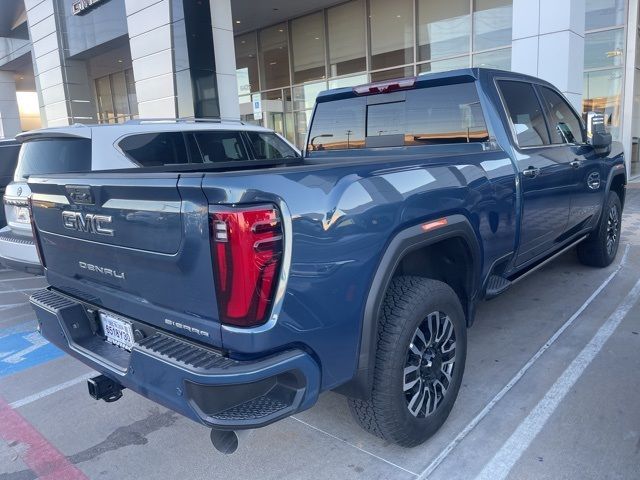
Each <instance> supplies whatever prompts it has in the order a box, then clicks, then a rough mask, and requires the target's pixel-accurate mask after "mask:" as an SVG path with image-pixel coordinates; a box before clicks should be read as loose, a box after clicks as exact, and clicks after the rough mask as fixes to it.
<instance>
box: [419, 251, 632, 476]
mask: <svg viewBox="0 0 640 480" xmlns="http://www.w3.org/2000/svg"><path fill="white" fill-rule="evenodd" d="M628 254H629V245H627V246H626V247H625V249H624V255H623V256H622V260H620V263H619V264H618V266H617V267H616V269H615V270H614V271H613V272H611V274H610V275H609V276H608V277H607V278H606V279H605V280H604V282H602V283H601V284H600V286H599V287H598V288H596V290H595V291H594V292H593V293H592V294H591V296H590V297H589V298H587V299H586V300H585V302H584V303H583V304H582V305H581V306H580V308H578V310H576V311H575V312H574V314H573V315H571V317H569V319H568V320H567V321H566V322H564V323H563V324H562V326H561V327H560V328H558V330H556V332H555V333H554V334H553V335H552V336H551V338H549V340H547V341H546V343H545V344H544V345H543V346H542V347H540V349H539V350H538V351H537V352H536V353H535V354H534V355H533V356H532V357H531V358H530V359H529V361H527V363H525V364H524V366H523V367H522V368H521V369H520V370H518V372H517V373H516V374H515V375H514V376H513V378H512V379H511V380H509V382H508V383H507V384H506V385H505V386H504V387H502V390H500V391H499V392H498V393H496V395H495V396H494V397H493V398H492V399H491V401H489V403H487V404H486V405H485V407H484V408H483V409H482V410H480V412H479V413H478V414H477V415H476V416H475V417H473V419H472V420H471V421H470V422H469V423H468V424H467V425H466V426H465V427H464V428H463V429H462V431H460V433H458V435H456V437H455V438H454V439H453V440H451V442H449V444H448V445H447V446H446V447H445V448H444V450H442V451H441V452H440V453H439V454H438V456H437V457H436V458H434V459H433V460H432V461H431V463H430V464H429V465H427V468H425V469H424V470H423V471H422V473H421V474H420V476H419V480H424V479H426V478H427V477H428V476H429V475H431V474H432V473H433V471H434V470H435V469H436V468H438V466H440V464H441V463H442V462H443V461H444V460H445V459H446V458H447V457H448V456H449V454H450V453H451V452H452V451H453V449H455V448H456V447H457V446H458V444H459V443H460V442H462V440H464V439H465V437H466V436H467V435H469V433H471V431H472V430H473V429H474V428H476V426H477V425H478V424H479V423H480V422H481V421H482V420H483V419H484V418H485V417H486V416H487V415H488V414H489V412H491V410H493V407H495V406H496V404H497V403H498V402H499V401H500V400H501V399H502V398H503V397H504V396H505V395H506V394H507V393H509V391H510V390H511V389H512V388H513V386H514V385H515V384H516V383H518V381H519V380H520V379H521V378H522V377H523V376H524V374H525V373H527V371H528V370H529V369H530V368H531V367H532V366H533V365H534V364H535V363H536V362H537V361H538V359H539V358H540V356H541V355H542V354H543V353H544V352H546V351H547V350H548V349H549V347H550V346H551V345H553V344H554V343H555V342H556V340H557V339H558V337H560V335H562V333H563V332H564V331H565V330H566V329H567V328H569V327H570V326H571V325H572V324H573V322H574V321H575V320H576V318H578V317H579V316H580V314H581V313H582V312H584V310H585V309H586V308H587V307H588V306H589V305H590V304H591V302H593V301H594V300H595V298H596V297H597V296H598V295H599V294H600V292H602V290H604V289H605V288H606V286H607V285H609V283H610V282H611V280H613V279H614V277H615V276H616V275H617V274H618V272H619V271H620V270H621V269H622V267H623V266H624V265H625V264H626V263H627V255H628Z"/></svg>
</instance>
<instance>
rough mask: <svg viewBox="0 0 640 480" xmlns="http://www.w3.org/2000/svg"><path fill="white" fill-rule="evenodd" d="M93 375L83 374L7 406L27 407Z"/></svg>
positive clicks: (93, 373)
mask: <svg viewBox="0 0 640 480" xmlns="http://www.w3.org/2000/svg"><path fill="white" fill-rule="evenodd" d="M95 375H96V373H95V372H90V373H85V374H84V375H80V376H79V377H76V378H74V379H72V380H69V381H67V382H64V383H60V384H58V385H54V386H53V387H49V388H46V389H44V390H42V391H41V392H38V393H34V394H33V395H29V396H28V397H24V398H22V399H20V400H16V401H15V402H11V403H10V404H9V406H10V407H11V408H20V407H24V406H25V405H29V404H30V403H33V402H37V401H38V400H40V399H42V398H45V397H48V396H49V395H53V394H54V393H56V392H59V391H61V390H64V389H66V388H69V387H73V386H74V385H77V384H79V383H82V382H84V381H87V380H88V379H90V378H91V377H93V376H95Z"/></svg>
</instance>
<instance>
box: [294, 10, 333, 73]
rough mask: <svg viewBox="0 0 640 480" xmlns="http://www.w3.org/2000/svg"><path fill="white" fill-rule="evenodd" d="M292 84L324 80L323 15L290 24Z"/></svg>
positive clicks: (298, 19)
mask: <svg viewBox="0 0 640 480" xmlns="http://www.w3.org/2000/svg"><path fill="white" fill-rule="evenodd" d="M291 37H292V42H293V82H294V83H302V82H308V81H309V80H317V79H319V78H325V74H326V72H325V65H324V14H323V12H318V13H314V14H312V15H307V16H306V17H301V18H297V19H295V20H293V21H292V22H291Z"/></svg>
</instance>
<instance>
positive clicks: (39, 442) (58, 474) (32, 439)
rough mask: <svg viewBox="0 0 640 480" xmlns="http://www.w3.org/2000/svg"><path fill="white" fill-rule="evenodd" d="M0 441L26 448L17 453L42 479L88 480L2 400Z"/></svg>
mask: <svg viewBox="0 0 640 480" xmlns="http://www.w3.org/2000/svg"><path fill="white" fill-rule="evenodd" d="M0 437H2V438H3V439H4V440H5V441H6V442H7V443H11V442H17V443H20V444H22V446H23V447H26V448H24V449H23V448H18V449H16V451H17V452H19V453H18V455H19V456H20V458H21V459H22V461H23V462H24V464H25V465H26V466H27V467H28V468H29V469H30V470H32V471H33V473H35V474H36V476H38V477H39V478H43V479H44V478H48V479H51V480H53V479H55V478H64V479H65V480H86V479H87V477H86V475H85V474H84V473H82V471H80V470H79V469H78V468H77V467H76V466H75V465H73V464H72V463H71V462H69V460H68V459H67V458H66V457H65V456H64V455H63V454H62V453H61V452H60V451H59V450H58V449H57V448H56V447H55V446H54V445H53V444H51V443H50V442H49V441H47V439H46V438H45V437H44V436H43V435H42V434H41V433H40V432H39V431H38V430H37V429H36V428H35V427H34V426H33V425H31V424H30V423H29V422H28V421H27V420H25V418H24V417H23V416H22V415H20V413H19V412H17V411H16V410H14V409H12V408H11V407H10V406H9V404H7V403H6V402H5V401H4V399H3V398H2V397H0Z"/></svg>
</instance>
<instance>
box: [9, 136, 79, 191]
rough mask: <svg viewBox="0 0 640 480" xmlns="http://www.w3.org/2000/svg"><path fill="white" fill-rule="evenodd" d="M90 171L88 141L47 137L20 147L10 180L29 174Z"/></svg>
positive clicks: (20, 178) (30, 141)
mask: <svg viewBox="0 0 640 480" xmlns="http://www.w3.org/2000/svg"><path fill="white" fill-rule="evenodd" d="M88 171H91V140H90V139H88V138H47V139H41V140H40V139H39V140H29V141H26V142H25V143H23V144H22V147H21V148H20V155H19V156H18V166H17V167H16V171H15V175H14V180H15V181H20V180H24V179H25V178H27V177H28V176H30V175H40V174H48V173H75V172H88Z"/></svg>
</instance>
